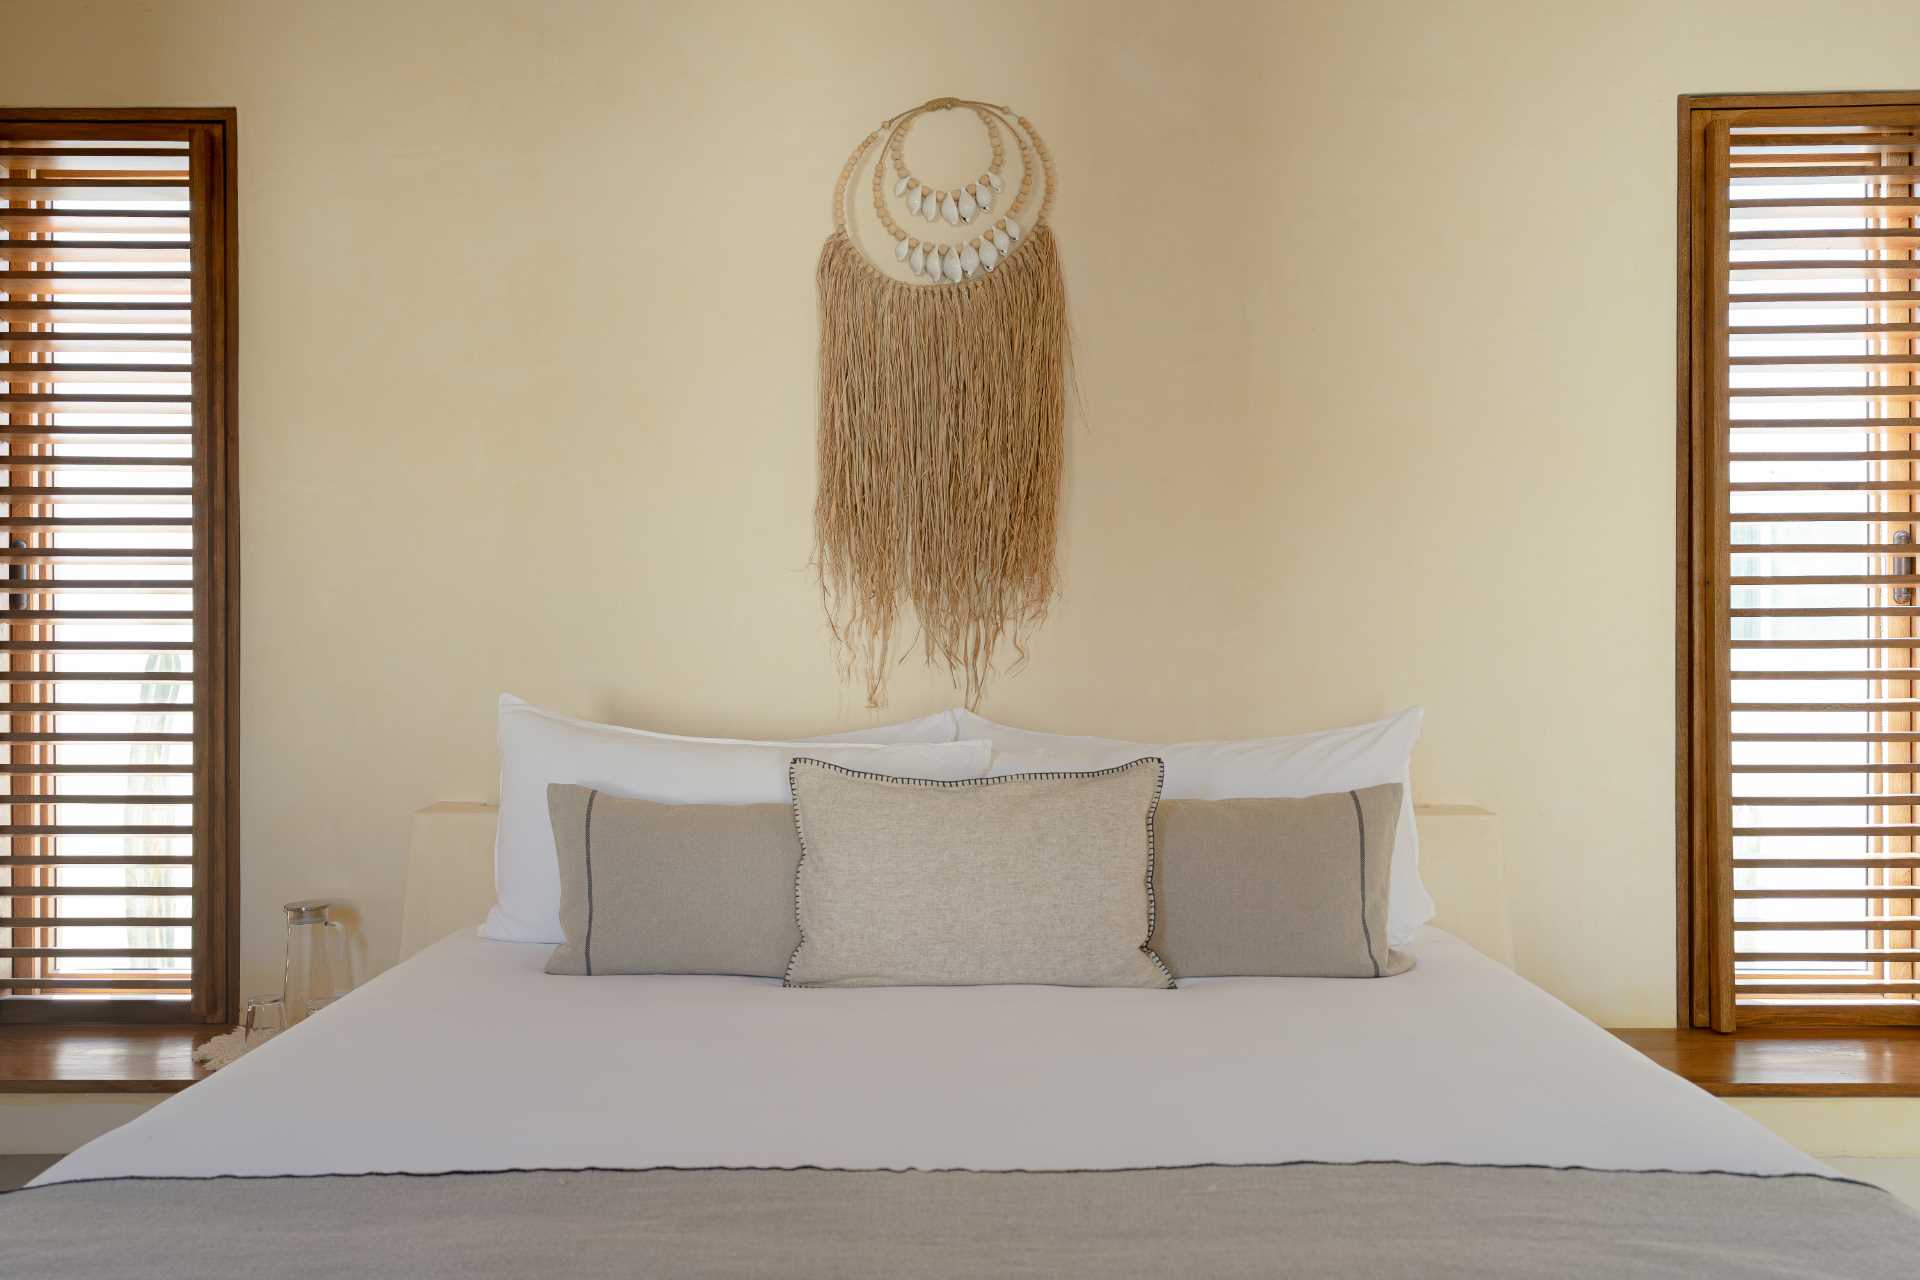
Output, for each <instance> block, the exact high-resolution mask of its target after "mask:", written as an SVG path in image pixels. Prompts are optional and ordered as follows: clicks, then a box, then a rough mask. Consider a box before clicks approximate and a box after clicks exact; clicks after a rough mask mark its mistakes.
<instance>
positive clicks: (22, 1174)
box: [0, 1156, 60, 1191]
mask: <svg viewBox="0 0 1920 1280" xmlns="http://www.w3.org/2000/svg"><path fill="white" fill-rule="evenodd" d="M59 1158H60V1157H59V1156H0V1191H11V1190H13V1189H14V1188H15V1187H24V1186H26V1185H27V1183H29V1182H31V1181H32V1180H33V1179H35V1178H37V1177H39V1176H40V1171H41V1170H42V1169H45V1168H47V1167H49V1166H50V1165H52V1164H53V1162H54V1161H56V1160H58V1159H59Z"/></svg>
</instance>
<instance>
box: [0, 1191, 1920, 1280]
mask: <svg viewBox="0 0 1920 1280" xmlns="http://www.w3.org/2000/svg"><path fill="white" fill-rule="evenodd" d="M1916 1258H1920V1216H1916V1215H1915V1214H1914V1213H1912V1212H1911V1211H1910V1210H1908V1209H1906V1208H1905V1207H1904V1206H1902V1205H1901V1204H1899V1203H1898V1202H1897V1201H1896V1200H1894V1198H1893V1197H1892V1196H1890V1195H1888V1194H1887V1193H1886V1192H1884V1191H1881V1190H1880V1189H1878V1188H1876V1187H1869V1186H1864V1185H1862V1184H1859V1183H1853V1182H1844V1181H1838V1180H1833V1179H1826V1178H1819V1177H1811V1176H1787V1177H1774V1178H1758V1177H1747V1176H1742V1175H1738V1174H1719V1173H1705V1174H1702V1173H1617V1172H1595V1171H1590V1170H1548V1169H1526V1168H1504V1167H1492V1168H1490V1167H1478V1166H1472V1167H1465V1166H1451V1165H1396V1164H1364V1165H1312V1164H1307V1165H1281V1166H1268V1167H1251V1168H1250V1167H1237V1168H1236V1167H1204V1168H1192V1169H1152V1170H1140V1171H1120V1172H1093V1173H961V1172H953V1173H881V1172H834V1171H828V1170H785V1171H780V1170H653V1171H644V1172H602V1171H588V1172H513V1173H469V1174H440V1175H432V1176H395V1175H372V1176H365V1177H318V1178H266V1179H210V1180H180V1181H176V1180H155V1181H142V1180H115V1181H108V1182H94V1183H72V1184H67V1185H57V1186H51V1187H42V1188H30V1189H28V1190H25V1191H18V1192H14V1193H12V1194H9V1195H4V1196H0V1275H4V1276H7V1277H34V1278H36V1280H112V1278H114V1277H122V1276H124V1277H128V1278H129V1280H135V1278H137V1280H176V1278H177V1280H207V1278H208V1277H225V1276H233V1277H249V1278H250V1277H305V1276H330V1277H331V1276H354V1277H369V1276H378V1277H386V1276H405V1277H409V1278H411V1280H443V1278H444V1280H454V1278H456V1277H457V1278H459V1280H468V1278H470V1277H490V1276H514V1277H541V1278H542V1280H546V1278H552V1280H561V1278H563V1277H564V1278H567V1280H572V1278H574V1277H583V1278H588V1277H590V1278H593V1280H598V1278H599V1277H620V1278H621V1280H627V1278H628V1277H634V1276H676V1277H677V1276H780V1277H789V1276H873V1277H882V1276H884V1277H901V1276H981V1275H995V1276H1048V1277H1054V1276H1102V1277H1135V1276H1137V1277H1143V1278H1145V1277H1150V1278H1151V1280H1166V1277H1168V1276H1336V1275H1338V1276H1349V1275H1353V1276H1357V1275H1365V1276H1367V1277H1369V1278H1370V1280H1376V1278H1377V1280H1385V1278H1387V1277H1425V1278H1431V1277H1445V1276H1461V1277H1466V1276H1472V1277H1507V1276H1512V1277H1527V1280H1535V1278H1536V1277H1540V1276H1553V1275H1577V1276H1618V1277H1635V1278H1639V1277H1667V1276H1673V1277H1687V1278H1688V1280H1701V1278H1702V1277H1712V1276H1740V1277H1757V1276H1779V1277H1782V1278H1783V1280H1787V1278H1791V1280H1819V1278H1822V1277H1835V1278H1836V1280H1837V1278H1839V1277H1846V1278H1847V1280H1866V1278H1869V1277H1876V1276H1888V1277H1893V1276H1899V1277H1901V1278H1902V1280H1907V1278H1908V1277H1911V1276H1912V1275H1913V1269H1914V1266H1915V1259H1916Z"/></svg>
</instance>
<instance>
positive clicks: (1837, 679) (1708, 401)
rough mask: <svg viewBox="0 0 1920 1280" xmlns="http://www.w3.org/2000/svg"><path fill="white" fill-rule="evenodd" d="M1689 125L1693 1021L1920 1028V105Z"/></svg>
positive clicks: (1713, 115)
mask: <svg viewBox="0 0 1920 1280" xmlns="http://www.w3.org/2000/svg"><path fill="white" fill-rule="evenodd" d="M1682 123H1683V139H1682V141H1683V159H1682V175H1683V181H1682V186H1681V193H1682V226H1681V231H1682V245H1683V262H1682V279H1681V299H1682V317H1681V318H1682V333H1683V343H1682V348H1681V365H1682V388H1683V397H1682V404H1681V418H1682V422H1683V427H1684V431H1683V455H1682V494H1681V498H1682V511H1683V513H1685V514H1684V519H1685V523H1684V524H1683V527H1682V537H1683V542H1682V548H1681V551H1682V563H1683V574H1682V580H1681V586H1682V596H1681V615H1682V616H1681V623H1682V646H1681V653H1680V657H1681V664H1680V665H1681V684H1682V702H1681V717H1680V719H1681V739H1680V753H1681V755H1680V762H1681V796H1682V809H1681V815H1680V816H1681V847H1682V865H1681V899H1680V903H1681V921H1680V933H1681V962H1682V970H1681V1016H1682V1020H1683V1021H1684V1022H1689V1023H1691V1024H1693V1025H1698V1026H1713V1027H1718V1028H1720V1029H1722V1030H1730V1029H1732V1028H1733V1027H1734V1026H1735V1025H1736V1023H1739V1024H1754V1023H1811V1024H1838V1023H1882V1024H1885V1023H1896V1024H1898V1023H1916V1024H1920V999H1916V997H1917V996H1920V917H1916V904H1920V887H1916V884H1915V878H1914V877H1915V871H1916V869H1920V844H1916V837H1920V764H1916V759H1920V757H1917V756H1916V747H1917V746H1920V718H1916V714H1915V713H1916V712H1920V632H1917V631H1916V623H1920V602H1916V597H1915V589H1916V587H1920V570H1917V569H1916V561H1915V557H1916V556H1920V542H1917V541H1916V539H1917V538H1920V513H1916V511H1915V498H1916V496H1917V495H1920V468H1916V465H1915V464H1916V463H1917V462H1920V379H1917V378H1916V377H1915V374H1916V372H1920V344H1917V342H1916V339H1917V338H1920V306H1917V305H1916V304H1920V257H1916V254H1915V249H1916V248H1920V222H1916V218H1917V217H1920V196H1916V191H1917V190H1920V188H1917V187H1916V185H1915V180H1916V177H1920V97H1914V98H1911V99H1908V98H1903V96H1902V95H1870V96H1868V97H1864V98H1860V99H1846V98H1836V97H1831V96H1826V97H1820V98H1814V99H1800V100H1795V99H1784V100H1777V101H1775V100H1767V99H1753V100H1736V101H1731V102H1725V103H1723V104H1715V103H1713V102H1711V101H1710V100H1707V101H1703V100H1694V101H1693V102H1691V103H1683V121H1682Z"/></svg>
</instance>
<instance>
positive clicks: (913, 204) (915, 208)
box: [907, 187, 922, 213]
mask: <svg viewBox="0 0 1920 1280" xmlns="http://www.w3.org/2000/svg"><path fill="white" fill-rule="evenodd" d="M921 199H922V197H921V195H920V188H918V187H915V188H914V189H913V190H911V191H909V192H907V212H908V213H918V212H920V201H921Z"/></svg>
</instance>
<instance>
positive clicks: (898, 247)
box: [893, 236, 908, 262]
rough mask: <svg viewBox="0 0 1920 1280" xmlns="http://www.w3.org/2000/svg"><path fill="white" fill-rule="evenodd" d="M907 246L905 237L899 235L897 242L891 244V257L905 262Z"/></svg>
mask: <svg viewBox="0 0 1920 1280" xmlns="http://www.w3.org/2000/svg"><path fill="white" fill-rule="evenodd" d="M907 247H908V246H907V238H906V237H905V236H901V237H900V239H899V242H898V243H896V244H895V245H894V246H893V257H894V260H895V261H896V262H905V261H906V260H907Z"/></svg>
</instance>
